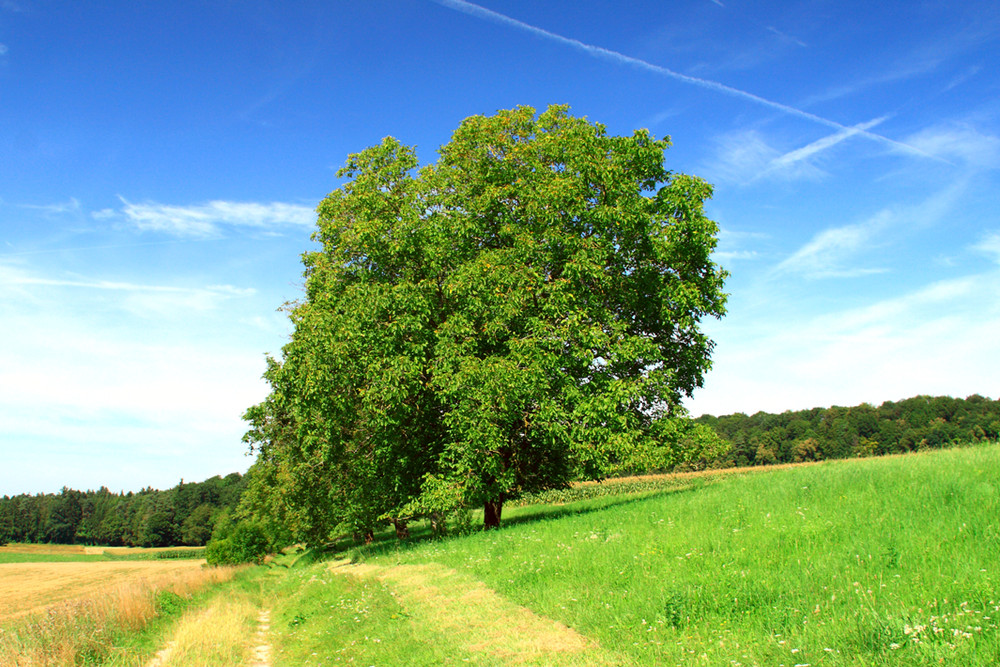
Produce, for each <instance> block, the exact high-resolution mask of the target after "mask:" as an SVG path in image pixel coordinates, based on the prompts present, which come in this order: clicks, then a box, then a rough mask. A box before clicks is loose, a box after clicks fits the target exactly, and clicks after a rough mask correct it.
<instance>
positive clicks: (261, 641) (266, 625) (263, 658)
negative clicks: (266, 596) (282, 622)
mask: <svg viewBox="0 0 1000 667" xmlns="http://www.w3.org/2000/svg"><path fill="white" fill-rule="evenodd" d="M270 629H271V610H270V609H261V610H260V614H259V615H258V616H257V634H256V635H254V647H253V650H252V651H251V653H250V667H271V645H270V644H269V643H268V642H267V632H268V630H270Z"/></svg>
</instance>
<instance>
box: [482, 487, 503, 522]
mask: <svg viewBox="0 0 1000 667" xmlns="http://www.w3.org/2000/svg"><path fill="white" fill-rule="evenodd" d="M502 512H503V494H502V493H501V494H500V497H499V498H497V499H496V500H487V501H486V505H485V506H484V507H483V528H485V529H486V530H490V529H491V528H499V527H500V514H501V513H502Z"/></svg>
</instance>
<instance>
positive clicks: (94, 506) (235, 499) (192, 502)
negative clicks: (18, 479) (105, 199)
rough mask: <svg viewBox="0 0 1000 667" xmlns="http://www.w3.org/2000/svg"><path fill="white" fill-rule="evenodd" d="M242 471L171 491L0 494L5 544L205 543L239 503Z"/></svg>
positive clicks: (1, 535) (0, 524) (67, 490)
mask: <svg viewBox="0 0 1000 667" xmlns="http://www.w3.org/2000/svg"><path fill="white" fill-rule="evenodd" d="M245 486H246V478H245V477H244V476H243V475H240V474H239V473H232V474H230V475H226V476H225V477H220V476H215V477H212V478H210V479H207V480H205V481H204V482H195V483H186V482H184V480H181V481H180V483H179V484H178V485H177V486H175V487H173V488H172V489H168V490H166V491H158V490H155V489H153V488H146V489H143V490H141V491H139V492H138V493H133V492H131V491H130V492H128V493H113V492H111V491H109V490H108V489H107V488H105V487H101V488H100V489H98V490H97V491H77V490H75V489H70V488H67V487H63V489H62V491H60V492H59V493H46V494H37V495H29V494H22V495H17V496H13V497H9V496H4V497H3V498H0V544H3V543H6V542H33V543H45V542H48V543H53V544H87V545H95V546H127V547H166V546H178V545H190V546H203V545H205V544H207V543H208V541H209V539H210V538H211V537H212V531H213V529H214V528H215V527H216V526H217V524H219V523H220V522H225V521H227V520H228V517H229V516H230V515H231V514H233V513H234V512H235V510H236V508H237V506H238V505H239V502H240V497H241V496H242V494H243V490H244V487H245Z"/></svg>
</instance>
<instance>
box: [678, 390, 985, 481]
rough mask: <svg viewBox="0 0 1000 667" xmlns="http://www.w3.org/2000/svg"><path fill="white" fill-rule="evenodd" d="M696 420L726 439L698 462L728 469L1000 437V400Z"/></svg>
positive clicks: (931, 400)
mask: <svg viewBox="0 0 1000 667" xmlns="http://www.w3.org/2000/svg"><path fill="white" fill-rule="evenodd" d="M695 421H696V423H698V424H701V425H703V426H706V427H708V428H711V429H712V431H713V432H714V433H715V434H716V435H718V437H719V438H720V439H721V440H722V442H723V443H725V447H724V449H723V450H721V451H720V450H716V451H717V452H718V453H717V455H716V456H715V457H712V458H707V459H706V458H703V459H701V460H700V461H698V465H701V466H706V467H720V468H722V467H733V466H751V465H771V464H775V463H794V462H799V461H818V460H822V459H839V458H848V457H857V456H881V455H883V454H899V453H904V452H913V451H918V450H923V449H939V448H941V447H947V446H950V445H954V444H960V443H974V442H983V441H995V440H997V439H998V438H1000V400H996V401H994V400H990V399H989V398H985V397H983V396H980V395H978V394H973V395H972V396H969V397H967V398H964V399H962V398H952V397H948V396H936V397H932V396H915V397H913V398H908V399H905V400H901V401H886V402H884V403H882V404H881V405H880V406H878V407H875V406H873V405H870V404H868V403H862V404H861V405H856V406H854V407H838V406H834V407H830V408H812V409H810V410H798V411H786V412H783V413H781V414H769V413H766V412H758V413H756V414H753V415H750V416H747V415H746V414H743V413H736V414H732V415H726V416H723V417H715V416H711V415H704V416H702V417H699V418H698V419H696V420H695Z"/></svg>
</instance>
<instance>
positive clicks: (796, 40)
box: [764, 25, 809, 48]
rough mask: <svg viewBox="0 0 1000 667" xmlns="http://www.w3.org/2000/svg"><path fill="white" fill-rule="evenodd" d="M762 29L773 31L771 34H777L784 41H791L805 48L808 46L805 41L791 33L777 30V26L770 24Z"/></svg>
mask: <svg viewBox="0 0 1000 667" xmlns="http://www.w3.org/2000/svg"><path fill="white" fill-rule="evenodd" d="M764 29H765V30H767V31H768V32H770V33H773V34H775V35H777V36H778V37H780V38H781V39H783V40H785V41H788V42H791V43H793V44H796V45H798V46H801V47H803V48H807V47H808V46H809V45H808V44H806V43H805V42H803V41H802V40H801V39H799V38H798V37H793V36H792V35H789V34H787V33H784V32H782V31H780V30H778V29H777V28H775V27H774V26H772V25H768V26H764Z"/></svg>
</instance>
